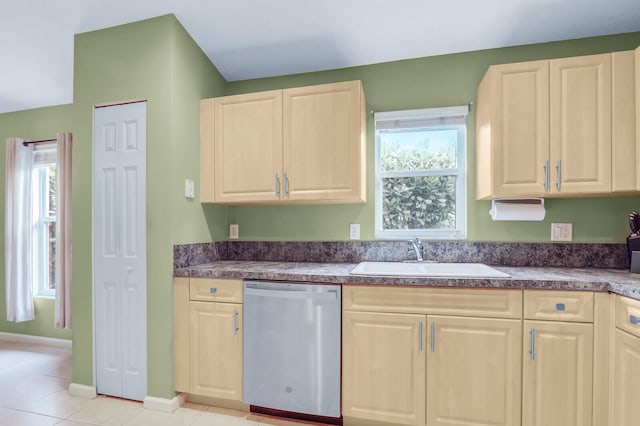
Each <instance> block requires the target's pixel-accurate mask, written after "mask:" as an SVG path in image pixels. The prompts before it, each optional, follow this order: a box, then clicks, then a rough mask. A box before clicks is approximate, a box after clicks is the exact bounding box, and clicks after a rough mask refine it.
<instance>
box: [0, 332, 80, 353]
mask: <svg viewBox="0 0 640 426" xmlns="http://www.w3.org/2000/svg"><path fill="white" fill-rule="evenodd" d="M0 340H4V341H6V342H17V343H30V344H35V345H46V346H56V347H59V348H69V349H71V340H66V339H54V338H51V337H41V336H31V335H28V334H17V333H3V332H0Z"/></svg>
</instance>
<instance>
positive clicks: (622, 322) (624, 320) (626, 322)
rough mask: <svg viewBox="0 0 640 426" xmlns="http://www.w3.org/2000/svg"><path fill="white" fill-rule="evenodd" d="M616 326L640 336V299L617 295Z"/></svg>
mask: <svg viewBox="0 0 640 426" xmlns="http://www.w3.org/2000/svg"><path fill="white" fill-rule="evenodd" d="M616 327H618V328H620V329H622V330H624V331H628V332H629V333H631V334H633V335H635V336H638V337H640V301H638V300H633V299H629V298H628V297H623V296H616Z"/></svg>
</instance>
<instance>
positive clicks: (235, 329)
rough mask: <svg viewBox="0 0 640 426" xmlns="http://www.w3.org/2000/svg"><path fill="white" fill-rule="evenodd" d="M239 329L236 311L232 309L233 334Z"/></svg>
mask: <svg viewBox="0 0 640 426" xmlns="http://www.w3.org/2000/svg"><path fill="white" fill-rule="evenodd" d="M239 330H240V329H239V328H238V311H236V310H234V311H233V335H234V336H235V335H237V334H238V331H239Z"/></svg>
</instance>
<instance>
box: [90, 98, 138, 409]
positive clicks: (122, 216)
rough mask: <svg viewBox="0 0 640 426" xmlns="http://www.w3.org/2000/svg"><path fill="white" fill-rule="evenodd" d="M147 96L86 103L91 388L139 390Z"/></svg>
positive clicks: (133, 395)
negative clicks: (89, 125)
mask: <svg viewBox="0 0 640 426" xmlns="http://www.w3.org/2000/svg"><path fill="white" fill-rule="evenodd" d="M146 115H147V103H146V102H138V103H132V104H125V105H117V106H110V107H102V108H96V109H94V115H93V119H94V123H93V124H94V125H93V129H94V130H93V132H94V135H93V244H94V246H93V251H94V257H93V259H94V260H93V273H94V276H93V282H94V309H95V361H96V363H95V365H96V391H97V392H98V393H99V394H105V395H112V396H118V397H122V398H127V399H134V400H138V401H141V400H143V399H144V397H145V396H146V393H147V301H146V299H147V256H146V252H147V243H146V240H147V235H146V234H147V232H146V127H147V124H146V121H147V119H146Z"/></svg>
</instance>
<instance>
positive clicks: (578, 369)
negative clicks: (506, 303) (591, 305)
mask: <svg viewBox="0 0 640 426" xmlns="http://www.w3.org/2000/svg"><path fill="white" fill-rule="evenodd" d="M524 332H525V333H529V335H528V336H526V334H525V336H526V337H525V338H524V339H523V350H522V354H523V361H522V362H523V391H522V393H523V398H522V410H523V416H522V426H590V425H591V423H592V422H591V418H592V411H593V407H592V400H593V324H582V323H571V322H560V321H524Z"/></svg>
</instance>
